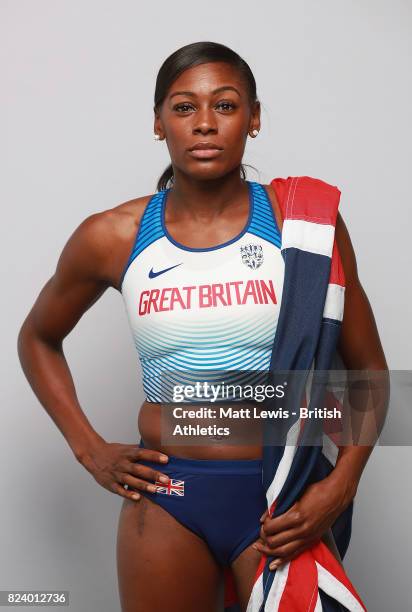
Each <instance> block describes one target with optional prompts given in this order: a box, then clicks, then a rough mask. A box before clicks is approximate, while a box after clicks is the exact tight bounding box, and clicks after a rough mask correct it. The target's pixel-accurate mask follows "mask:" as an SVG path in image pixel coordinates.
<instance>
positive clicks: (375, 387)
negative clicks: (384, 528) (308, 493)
mask: <svg viewBox="0 0 412 612" xmlns="http://www.w3.org/2000/svg"><path fill="white" fill-rule="evenodd" d="M348 374H349V377H348V378H349V387H348V394H347V399H348V405H347V406H345V407H344V409H345V419H344V420H345V421H346V423H345V427H344V433H343V435H342V439H341V445H339V452H338V456H337V460H336V464H335V467H334V469H333V470H332V472H331V474H330V477H329V480H330V481H331V482H333V483H334V484H335V485H338V486H340V487H341V488H342V491H343V492H344V498H345V499H347V500H349V501H350V500H351V499H353V497H354V496H355V495H356V492H357V488H358V485H359V481H360V479H361V476H362V472H363V470H364V468H365V465H366V463H367V461H368V459H369V457H370V455H371V453H372V451H373V448H374V445H375V443H376V441H377V439H378V437H379V435H380V433H381V431H382V428H383V425H384V421H385V417H386V413H387V408H388V403H389V391H390V385H389V373H388V370H387V369H386V368H385V367H383V366H380V367H379V368H376V367H375V368H373V367H369V368H365V369H363V370H353V371H349V372H348Z"/></svg>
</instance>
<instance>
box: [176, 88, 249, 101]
mask: <svg viewBox="0 0 412 612" xmlns="http://www.w3.org/2000/svg"><path fill="white" fill-rule="evenodd" d="M225 89H231V90H232V91H235V92H236V93H237V94H238V95H239V96H240V92H239V90H238V89H236V87H233V85H222V87H218V88H217V89H214V90H213V91H212V94H217V93H219V92H220V91H224V90H225ZM179 95H181V96H192V97H194V96H196V94H195V93H193V91H175V92H174V93H172V94H171V95H170V96H169V99H170V98H173V96H179Z"/></svg>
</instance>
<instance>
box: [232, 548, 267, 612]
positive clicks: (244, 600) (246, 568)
mask: <svg viewBox="0 0 412 612" xmlns="http://www.w3.org/2000/svg"><path fill="white" fill-rule="evenodd" d="M256 541H257V540H256ZM252 544H253V543H252ZM252 544H251V545H250V546H248V547H247V548H245V550H243V551H242V552H241V553H240V555H239V556H238V557H236V559H235V560H234V561H233V562H232V564H231V570H232V573H233V578H234V582H235V587H236V592H237V596H238V598H239V603H240V607H241V610H242V612H245V611H246V609H247V604H248V601H249V597H250V594H251V592H252V589H253V585H254V583H255V575H256V571H257V568H258V566H259V562H260V559H261V556H262V555H261V553H260V552H258V551H257V550H255V549H254V548H252Z"/></svg>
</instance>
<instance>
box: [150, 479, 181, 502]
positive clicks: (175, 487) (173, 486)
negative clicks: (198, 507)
mask: <svg viewBox="0 0 412 612" xmlns="http://www.w3.org/2000/svg"><path fill="white" fill-rule="evenodd" d="M155 485H156V493H164V494H165V495H178V496H179V497H183V495H184V494H185V481H184V480H176V478H170V480H169V482H166V483H164V482H160V481H159V480H156V481H155Z"/></svg>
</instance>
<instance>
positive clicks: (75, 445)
mask: <svg viewBox="0 0 412 612" xmlns="http://www.w3.org/2000/svg"><path fill="white" fill-rule="evenodd" d="M105 443H106V442H105V440H104V439H103V438H102V437H101V436H99V434H97V433H96V432H90V433H87V434H84V435H82V436H81V437H79V436H78V437H76V439H74V440H71V441H70V442H69V445H70V448H71V450H72V451H73V454H74V456H75V457H76V459H77V461H78V462H79V463H81V464H82V465H85V464H86V463H88V462H89V460H90V457H91V455H92V454H93V452H94V450H95V449H96V448H98V447H99V446H100V445H102V444H105Z"/></svg>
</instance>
